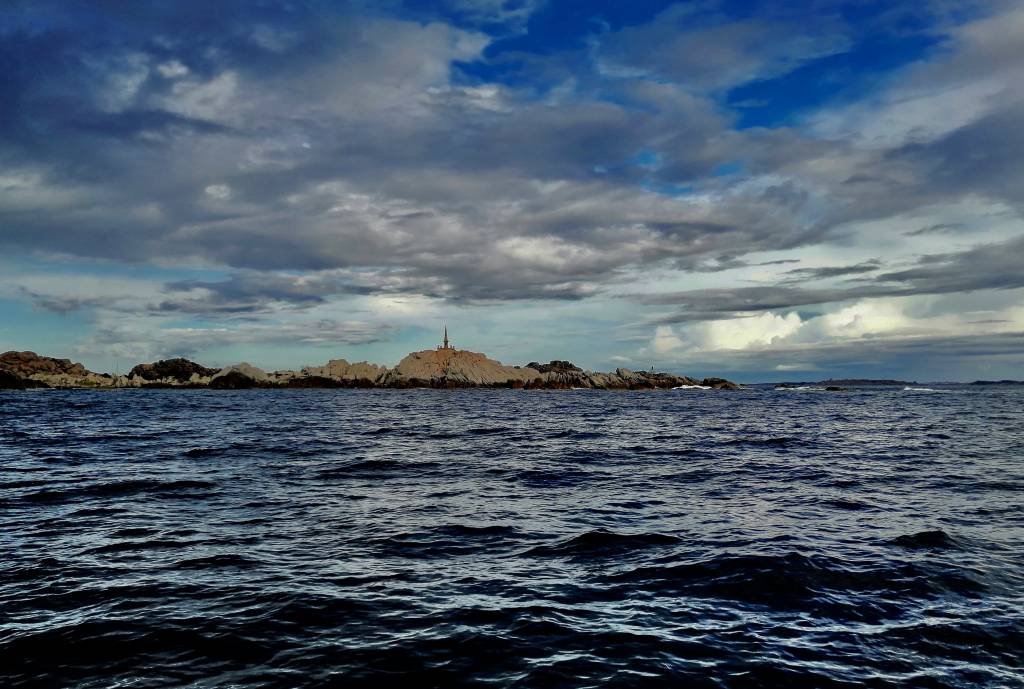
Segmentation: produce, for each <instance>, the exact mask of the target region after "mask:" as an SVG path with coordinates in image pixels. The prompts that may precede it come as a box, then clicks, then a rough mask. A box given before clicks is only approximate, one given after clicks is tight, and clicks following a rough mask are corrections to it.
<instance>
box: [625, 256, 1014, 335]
mask: <svg viewBox="0 0 1024 689" xmlns="http://www.w3.org/2000/svg"><path fill="white" fill-rule="evenodd" d="M1022 256H1024V237H1020V238H1018V239H1011V240H1008V241H1006V242H999V243H992V244H982V245H979V246H975V247H973V248H970V249H967V250H965V251H960V252H951V253H945V254H928V255H925V256H921V257H919V258H918V259H917V261H916V265H914V266H913V267H910V268H907V269H905V270H896V271H890V272H883V273H880V274H878V275H876V276H873V277H871V278H868V279H865V280H863V281H860V282H859V283H857V284H856V285H855V286H853V287H823V288H814V289H811V288H804V287H794V286H788V285H768V286H756V287H737V288H717V289H701V290H690V291H684V292H675V293H665V294H647V295H633V297H632V298H633V299H635V300H637V301H640V302H641V303H644V304H649V305H672V306H676V307H678V308H679V310H678V311H676V312H675V313H673V314H670V315H663V316H661V317H659V318H658V321H659V322H660V323H677V322H686V321H695V320H714V319H719V318H729V317H730V316H732V315H735V314H743V313H750V312H758V311H769V310H780V309H789V308H794V307H800V306H811V305H819V304H829V303H835V302H843V301H851V300H858V299H865V298H869V297H874V298H877V297H895V296H911V295H927V294H949V293H953V292H972V291H976V290H993V289H1017V288H1020V287H1024V273H1022V272H1021V270H1020V265H1021V258H1022ZM859 265H860V264H859ZM811 270H812V271H813V270H814V269H811ZM871 270H874V269H871ZM858 271H859V269H858ZM858 271H855V272H858ZM833 272H834V271H833ZM787 274H788V272H787ZM801 274H802V275H804V274H806V273H801ZM811 274H812V275H815V274H814V273H813V272H812V273H811ZM842 274H844V273H843V272H842V269H840V272H839V273H838V275H842ZM816 276H817V277H835V276H836V274H833V275H831V276H822V275H816Z"/></svg>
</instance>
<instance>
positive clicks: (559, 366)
mask: <svg viewBox="0 0 1024 689" xmlns="http://www.w3.org/2000/svg"><path fill="white" fill-rule="evenodd" d="M526 368H532V369H533V370H535V371H539V372H540V373H570V372H572V371H579V372H580V373H582V372H583V369H582V368H580V367H579V366H577V365H576V364H573V363H572V362H569V361H559V360H557V359H556V360H554V361H551V362H549V363H546V364H538V363H537V362H536V361H531V362H530V363H528V364H527V365H526Z"/></svg>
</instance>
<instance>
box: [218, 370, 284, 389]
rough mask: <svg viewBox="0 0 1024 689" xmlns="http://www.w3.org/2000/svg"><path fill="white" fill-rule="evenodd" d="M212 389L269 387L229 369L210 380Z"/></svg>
mask: <svg viewBox="0 0 1024 689" xmlns="http://www.w3.org/2000/svg"><path fill="white" fill-rule="evenodd" d="M208 387H210V388H211V389H213V390H249V389H250V388H264V387H269V386H268V385H267V384H266V383H264V382H262V381H258V380H256V379H254V378H251V377H249V376H247V375H245V374H244V373H242V372H240V371H229V372H228V373H225V374H224V375H223V376H217V377H216V378H214V379H213V380H211V381H210V383H209V386H208Z"/></svg>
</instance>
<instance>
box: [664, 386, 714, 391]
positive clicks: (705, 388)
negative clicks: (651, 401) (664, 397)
mask: <svg viewBox="0 0 1024 689" xmlns="http://www.w3.org/2000/svg"><path fill="white" fill-rule="evenodd" d="M672 389H673V390H710V389H711V386H709V385H677V386H675V387H674V388H672Z"/></svg>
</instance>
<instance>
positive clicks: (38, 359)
mask: <svg viewBox="0 0 1024 689" xmlns="http://www.w3.org/2000/svg"><path fill="white" fill-rule="evenodd" d="M0 371H3V372H5V374H6V375H5V377H4V380H5V381H7V382H8V383H9V384H10V385H11V386H12V387H18V388H25V387H55V388H62V387H76V388H94V387H105V386H108V385H111V384H112V382H113V378H112V377H111V376H109V375H107V374H100V373H93V372H92V371H89V370H88V369H86V368H85V366H82V364H78V363H74V362H72V361H71V360H70V359H55V358H53V357H49V356H40V355H39V354H36V353H35V352H13V351H12V352H4V353H3V354H0ZM15 379H17V381H20V385H19V384H17V383H16V380H15ZM5 387H6V385H5Z"/></svg>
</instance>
